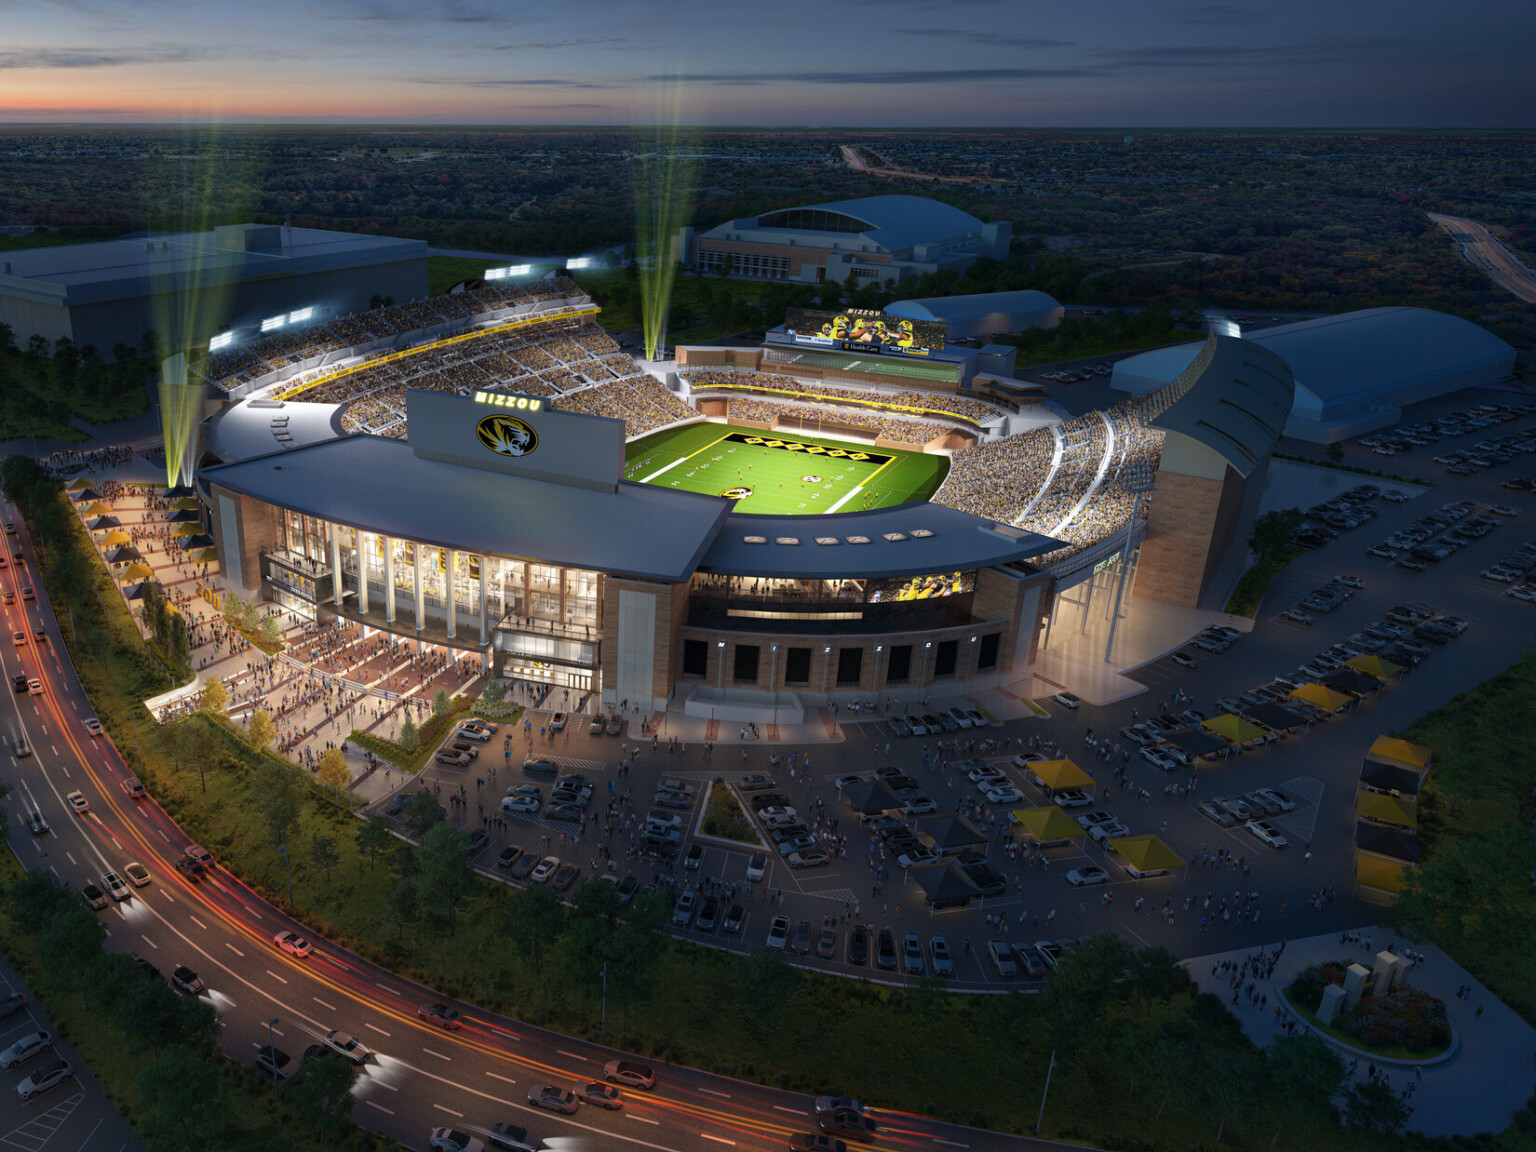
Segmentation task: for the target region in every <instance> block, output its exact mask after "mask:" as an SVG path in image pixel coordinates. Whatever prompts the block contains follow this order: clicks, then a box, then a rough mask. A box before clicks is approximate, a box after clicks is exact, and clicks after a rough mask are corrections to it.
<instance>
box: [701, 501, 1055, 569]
mask: <svg viewBox="0 0 1536 1152" xmlns="http://www.w3.org/2000/svg"><path fill="white" fill-rule="evenodd" d="M1060 547H1062V544H1061V542H1060V541H1058V540H1053V539H1051V538H1050V537H1049V536H1041V535H1039V534H1038V533H1035V532H1026V531H1024V530H1023V529H1020V528H1011V527H1009V526H1007V525H1005V524H997V523H995V522H993V521H991V520H984V519H982V518H981V517H980V516H973V515H971V514H970V513H969V512H960V511H958V510H956V509H954V508H946V507H945V506H944V505H942V504H926V503H923V502H922V501H913V502H911V503H907V504H898V505H895V506H893V507H890V508H876V509H872V510H870V511H867V512H840V513H833V514H832V515H830V516H754V515H751V514H749V513H745V512H742V513H737V514H736V515H733V516H731V517H730V518H729V519H728V520H727V521H726V522H725V527H724V528H723V529H722V530H721V531H720V534H719V535H718V536H717V537H716V538H715V541H714V543H713V544H712V545H711V546H710V549H709V551H708V552H706V553H705V554H704V558H703V560H701V561H700V564H699V566H700V567H701V568H703V569H704V570H706V571H709V572H719V573H724V574H727V575H741V576H765V577H779V578H784V579H799V580H817V579H826V580H831V579H837V578H838V577H842V576H847V575H849V574H850V573H857V574H859V575H860V576H867V577H871V578H876V577H882V576H918V575H925V574H927V573H931V572H963V571H966V570H968V569H971V568H985V567H988V566H989V565H993V564H1007V563H1010V562H1012V561H1014V560H1027V559H1028V558H1029V557H1031V556H1039V555H1042V554H1044V553H1046V552H1051V551H1054V550H1055V549H1057V548H1060Z"/></svg>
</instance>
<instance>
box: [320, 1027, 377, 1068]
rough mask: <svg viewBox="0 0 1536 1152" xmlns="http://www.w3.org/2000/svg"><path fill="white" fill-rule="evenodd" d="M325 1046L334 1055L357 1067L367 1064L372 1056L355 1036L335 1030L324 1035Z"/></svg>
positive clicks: (369, 1050)
mask: <svg viewBox="0 0 1536 1152" xmlns="http://www.w3.org/2000/svg"><path fill="white" fill-rule="evenodd" d="M325 1046H326V1047H327V1048H329V1049H330V1050H331V1051H332V1052H334V1053H336V1055H338V1056H340V1057H342V1058H343V1059H346V1060H350V1061H352V1063H354V1064H358V1065H362V1064H366V1063H368V1057H370V1056H372V1055H373V1051H372V1049H370V1048H369V1047H368V1045H366V1044H364V1043H363V1042H362V1041H361V1040H359V1039H358V1038H357V1037H356V1036H351V1035H348V1034H347V1033H345V1032H339V1031H337V1030H336V1029H335V1028H332V1029H331V1030H330V1031H329V1032H327V1033H326V1034H325Z"/></svg>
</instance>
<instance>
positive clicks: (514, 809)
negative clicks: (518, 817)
mask: <svg viewBox="0 0 1536 1152" xmlns="http://www.w3.org/2000/svg"><path fill="white" fill-rule="evenodd" d="M501 810H502V811H503V812H506V813H508V814H512V815H515V814H516V813H519V812H527V813H530V814H532V813H534V812H537V811H538V810H539V798H538V797H537V796H508V797H507V798H506V799H504V800H503V801H502V802H501Z"/></svg>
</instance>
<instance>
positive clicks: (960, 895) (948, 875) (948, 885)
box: [910, 860, 981, 912]
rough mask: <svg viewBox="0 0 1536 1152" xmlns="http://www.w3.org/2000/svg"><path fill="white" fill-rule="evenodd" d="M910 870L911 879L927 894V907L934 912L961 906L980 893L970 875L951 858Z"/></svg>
mask: <svg viewBox="0 0 1536 1152" xmlns="http://www.w3.org/2000/svg"><path fill="white" fill-rule="evenodd" d="M910 871H911V875H912V879H913V880H916V881H917V886H918V887H919V888H921V889H922V890H923V893H924V895H926V896H927V898H928V907H930V908H932V909H933V910H934V911H935V912H937V911H938V910H939V909H941V908H963V907H965V906H966V905H967V904H969V903H970V902H971V901H972V900H974V899H975V898H976V897H977V896H979V895H981V893H980V892H978V891H977V890H976V885H974V884H972V883H971V879H970V877H969V876H967V875H966V874H965V873H964V872H962V871H961V870H960V865H958V864H956V863H955V862H954V861H953V860H951V861H948V862H946V863H944V864H932V865H929V866H927V867H923V868H913V869H911V870H910Z"/></svg>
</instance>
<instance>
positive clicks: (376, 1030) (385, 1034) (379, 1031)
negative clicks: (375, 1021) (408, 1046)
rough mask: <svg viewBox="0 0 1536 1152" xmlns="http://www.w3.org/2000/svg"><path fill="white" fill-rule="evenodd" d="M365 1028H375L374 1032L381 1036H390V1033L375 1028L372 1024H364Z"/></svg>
mask: <svg viewBox="0 0 1536 1152" xmlns="http://www.w3.org/2000/svg"><path fill="white" fill-rule="evenodd" d="M363 1027H364V1028H373V1030H374V1031H375V1032H377V1033H378V1034H379V1035H380V1036H388V1035H389V1033H388V1032H386V1031H384V1029H382V1028H374V1026H373V1025H372V1024H364V1025H363Z"/></svg>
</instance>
